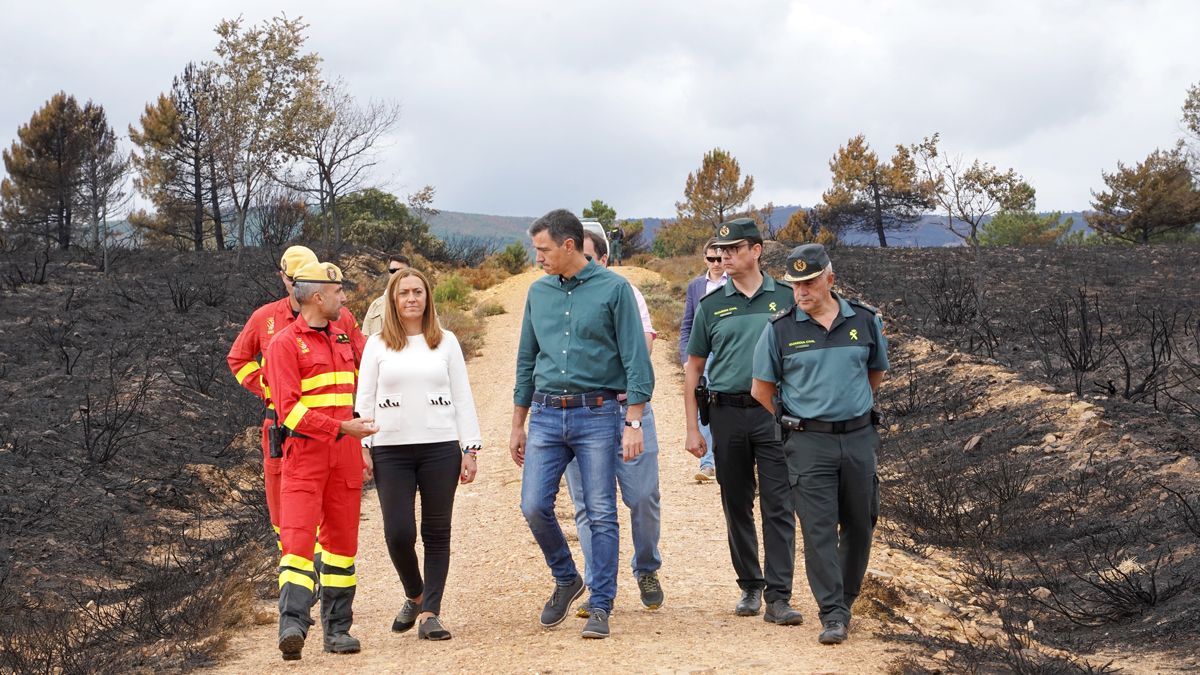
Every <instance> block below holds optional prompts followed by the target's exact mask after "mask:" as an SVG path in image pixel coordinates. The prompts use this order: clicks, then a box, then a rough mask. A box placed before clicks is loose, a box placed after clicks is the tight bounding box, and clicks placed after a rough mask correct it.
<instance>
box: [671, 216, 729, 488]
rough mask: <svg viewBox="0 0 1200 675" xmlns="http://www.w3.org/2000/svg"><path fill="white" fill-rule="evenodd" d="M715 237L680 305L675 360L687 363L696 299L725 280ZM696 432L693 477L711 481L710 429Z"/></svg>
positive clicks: (707, 245) (713, 473) (703, 427)
mask: <svg viewBox="0 0 1200 675" xmlns="http://www.w3.org/2000/svg"><path fill="white" fill-rule="evenodd" d="M715 241H716V238H709V240H708V241H707V242H705V244H704V264H705V270H704V274H701V275H700V276H698V277H696V278H695V279H692V281H691V282H690V283H688V287H687V302H686V303H685V304H684V307H683V318H682V319H681V320H680V321H679V361H680V363H682V364H683V365H684V366H686V365H687V360H688V357H687V344H688V338H690V337H691V335H692V321H693V320H695V318H696V308H697V307H699V306H700V298H703V297H704V296H706V295H708V294H709V293H712V292H713V291H715V290H717V289H718V288H720V287H722V286H724V285H725V282H726V281H729V275H728V274H726V273H725V265H724V264H722V263H721V254H720V252H718V251H717V249H716V247H714V246H713V243H714V242H715ZM704 378H705V379H706V380H707V379H708V367H707V366H706V367H705V369H704ZM700 435H701V436H703V437H704V444H705V446H706V447H707V448H708V450H706V451H705V453H704V456H703V457H701V458H700V468H699V469H698V470H697V471H696V475H695V479H696V480H697V481H699V482H701V483H706V482H708V481H710V480H713V479H714V478H716V476H717V472H716V469H715V466H716V464H715V463H714V461H713V440H712V431H711V430H710V429H709V426H708V425H707V424H703V423H701V424H700Z"/></svg>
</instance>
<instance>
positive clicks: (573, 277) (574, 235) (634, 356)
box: [509, 209, 654, 638]
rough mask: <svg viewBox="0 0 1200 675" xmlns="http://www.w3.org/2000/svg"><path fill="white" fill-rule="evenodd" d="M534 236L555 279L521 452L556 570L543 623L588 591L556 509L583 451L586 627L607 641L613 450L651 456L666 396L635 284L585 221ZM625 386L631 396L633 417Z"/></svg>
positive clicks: (528, 317)
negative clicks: (648, 407) (596, 256)
mask: <svg viewBox="0 0 1200 675" xmlns="http://www.w3.org/2000/svg"><path fill="white" fill-rule="evenodd" d="M529 235H530V237H531V238H532V239H533V247H534V249H535V250H536V251H537V262H538V264H539V265H541V266H542V269H543V270H544V271H545V272H546V276H545V277H542V278H541V279H538V280H537V281H535V282H534V283H533V285H532V286H530V287H529V295H528V296H527V297H526V300H525V314H524V317H523V319H522V322H521V341H520V344H519V346H518V350H517V379H516V385H515V387H514V391H513V404H514V407H513V418H512V434H511V436H510V438H509V452H510V453H511V454H512V458H513V461H514V462H516V463H517V465H518V466H522V467H523V471H522V479H521V512H522V513H523V514H524V515H525V519H526V521H528V523H529V529H530V530H531V531H532V532H533V537H534V539H535V540H536V541H537V543H538V546H540V547H541V549H542V554H543V555H544V556H545V558H546V564H547V565H549V567H550V571H551V573H552V574H553V575H554V581H555V588H554V592H553V593H552V594H551V596H550V599H549V600H548V601H547V602H546V605H545V607H544V608H543V609H542V615H541V624H542V625H543V626H545V627H551V626H556V625H558V624H560V623H562V621H563V619H565V618H566V616H567V612H568V610H569V609H570V606H571V603H572V602H574V601H575V600H576V599H577V598H578V597H579V596H580V595H582V594H583V589H584V582H583V577H582V576H580V574H579V572H578V569H577V568H576V566H575V561H574V560H573V559H572V558H571V551H570V548H568V546H567V540H566V538H565V537H564V536H563V532H562V528H561V527H560V526H559V524H558V519H557V517H556V516H555V513H554V500H555V497H556V496H557V494H558V488H559V483H560V481H561V480H562V475H563V471H565V470H566V467H567V464H568V463H570V461H571V460H572V459H573V458H574V459H577V460H578V462H579V470H580V474H581V479H582V480H581V483H582V488H583V502H584V506H585V508H586V510H587V516H588V520H589V521H590V522H591V525H592V560H589V561H588V565H589V567H591V569H592V570H594V574H593V578H594V582H595V585H594V587H593V588H592V589H591V598H590V600H589V603H590V605H591V616H589V617H588V622H587V625H586V626H585V627H584V629H583V633H582V634H583V637H585V638H605V637H608V635H609V627H608V614H609V612H610V611H611V610H612V600H613V598H614V597H615V596H616V591H617V565H618V562H617V561H618V556H617V536H618V530H617V503H616V461H617V459H616V457H615V456H614V453H613V452H612V448H613V447H615V446H616V445H617V444H618V443H619V444H620V446H621V448H622V451H623V458H624V460H625V461H629V460H632V459H634V458H636V457H637V456H638V455H640V454H641V453H642V443H643V440H642V429H641V418H642V410H643V408H644V406H645V404H646V402H648V401H649V400H650V395H651V393H652V392H653V391H654V370H653V368H652V366H651V365H650V356H649V353H648V351H647V350H646V343H645V339H644V338H643V336H642V322H641V317H640V316H639V315H638V309H637V302H636V301H635V300H634V297H633V291H632V289H631V287H630V286H629V282H627V281H625V279H624V278H622V277H620V276H619V275H617V274H615V273H613V272H610V271H608V270H607V269H604V268H603V267H600V266H599V265H597V264H596V263H595V262H593V261H591V260H588V259H587V258H586V257H585V256H584V255H583V225H582V224H580V222H579V219H578V218H576V217H575V215H574V214H572V213H571V212H570V211H567V210H565V209H557V210H554V211H551V212H550V213H547V214H546V215H544V216H542V217H541V218H539V219H537V220H536V221H534V223H533V225H532V226H530V228H529ZM620 392H626V393H627V396H628V398H627V407H626V408H625V410H626V412H625V414H624V415H622V412H621V411H622V406H621V404H620V403H619V402H618V401H617V395H618V394H619V393H620ZM527 419H528V421H529V433H528V435H526V432H525V422H526V420H527Z"/></svg>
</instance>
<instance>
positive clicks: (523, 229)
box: [429, 211, 537, 244]
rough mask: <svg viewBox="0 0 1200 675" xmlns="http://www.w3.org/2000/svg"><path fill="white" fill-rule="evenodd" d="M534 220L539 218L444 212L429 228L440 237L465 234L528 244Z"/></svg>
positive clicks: (431, 221)
mask: <svg viewBox="0 0 1200 675" xmlns="http://www.w3.org/2000/svg"><path fill="white" fill-rule="evenodd" d="M534 220H537V216H529V217H526V216H489V215H485V214H482V213H460V212H458V211H442V212H441V213H439V214H437V215H436V216H433V217H432V218H430V219H429V226H430V228H432V229H433V232H434V234H436V235H438V236H439V237H444V236H446V235H448V234H464V235H471V236H478V237H492V238H495V239H497V240H502V241H503V242H504V243H505V244H508V243H511V242H514V241H519V242H521V243H526V240H527V239H528V238H529V235H528V234H527V233H528V231H529V225H530V223H532V222H533V221H534Z"/></svg>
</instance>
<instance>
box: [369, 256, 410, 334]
mask: <svg viewBox="0 0 1200 675" xmlns="http://www.w3.org/2000/svg"><path fill="white" fill-rule="evenodd" d="M409 267H410V265H409V262H408V256H406V255H402V254H400V253H393V254H391V255H389V256H388V259H387V271H388V275H389V276H390V275H392V274H395V273H396V272H399V271H400V270H406V269H408V268H409ZM386 296H387V292H386V291H385V292H383V293H382V294H380V296H379V297H378V298H375V299H374V300H372V301H371V305H370V306H369V307H367V313H366V314H365V315H364V316H363V322H362V332H363V335H367V336H371V335H378V334H379V333H380V332H381V331H382V330H383V302H384V298H385V297H386Z"/></svg>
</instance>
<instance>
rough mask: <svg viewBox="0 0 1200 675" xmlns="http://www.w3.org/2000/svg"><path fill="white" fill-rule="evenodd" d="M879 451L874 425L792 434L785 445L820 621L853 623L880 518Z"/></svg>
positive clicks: (810, 584)
mask: <svg viewBox="0 0 1200 675" xmlns="http://www.w3.org/2000/svg"><path fill="white" fill-rule="evenodd" d="M878 449H879V434H878V433H877V432H876V431H875V427H873V426H868V427H863V428H862V429H859V430H857V431H852V432H850V433H848V434H820V433H814V432H808V431H805V432H793V433H791V434H789V436H788V439H787V442H786V443H785V445H784V450H785V452H786V454H787V464H788V474H789V479H790V480H791V483H792V499H793V501H794V502H795V505H796V514H797V515H798V516H799V517H800V527H801V531H802V533H803V536H804V565H805V571H806V572H807V573H808V585H809V587H811V588H812V592H813V597H815V598H816V600H817V605H818V606H819V607H820V608H821V622H822V623H824V622H826V621H841V622H842V623H845V624H847V625H849V623H850V607H851V606H852V605H853V604H854V600H855V599H856V598H857V597H858V593H859V590H861V588H862V580H863V575H865V574H866V572H867V561H868V560H869V559H870V557H871V537H872V535H873V534H874V532H875V522H876V521H877V520H878V519H879V479H878V477H877V475H876V459H875V453H876V451H877V450H878Z"/></svg>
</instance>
